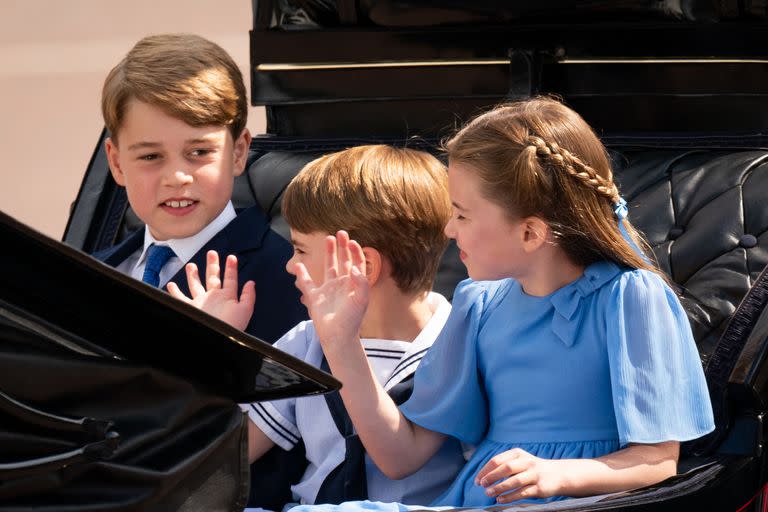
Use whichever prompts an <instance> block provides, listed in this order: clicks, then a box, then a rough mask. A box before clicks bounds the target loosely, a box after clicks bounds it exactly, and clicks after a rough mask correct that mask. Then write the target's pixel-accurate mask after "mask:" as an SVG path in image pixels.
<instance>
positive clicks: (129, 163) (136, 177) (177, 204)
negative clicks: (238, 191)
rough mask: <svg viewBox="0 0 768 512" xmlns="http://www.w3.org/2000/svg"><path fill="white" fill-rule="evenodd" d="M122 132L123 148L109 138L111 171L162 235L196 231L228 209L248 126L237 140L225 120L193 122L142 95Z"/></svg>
mask: <svg viewBox="0 0 768 512" xmlns="http://www.w3.org/2000/svg"><path fill="white" fill-rule="evenodd" d="M118 137H119V145H120V147H119V148H118V145H117V142H118V141H114V140H110V139H107V158H108V160H109V166H110V169H111V171H112V176H114V178H115V181H116V182H117V183H118V184H119V185H122V186H124V187H125V188H126V191H127V193H128V200H129V201H130V203H131V208H133V210H134V211H135V212H136V215H138V217H139V218H140V219H141V220H142V221H144V223H145V224H146V225H147V227H148V229H149V231H150V233H152V236H154V237H155V238H156V239H158V240H168V239H171V238H187V237H190V236H193V235H196V234H197V233H199V232H200V231H201V230H202V229H203V228H204V227H205V226H207V225H208V224H209V223H210V222H211V221H212V220H213V219H215V218H216V217H217V216H218V215H219V214H220V213H221V212H222V210H224V207H225V206H226V205H227V202H228V201H229V200H230V198H231V196H232V187H233V183H234V177H235V176H237V175H239V174H241V173H242V172H243V170H244V169H245V161H246V158H247V156H248V146H249V144H250V134H248V131H247V130H244V131H243V133H242V134H241V135H240V136H239V137H238V138H237V140H235V141H233V140H232V136H231V134H230V132H229V130H228V129H227V127H226V126H217V125H213V126H199V127H196V126H190V125H188V124H187V123H185V122H184V121H182V120H180V119H176V118H174V117H171V116H169V115H167V114H166V113H165V112H163V111H162V110H160V109H159V108H157V107H155V106H152V105H149V104H147V103H144V102H141V101H138V100H131V101H130V102H129V103H128V105H127V106H126V112H125V117H124V121H123V126H122V127H121V128H120V132H119V134H118Z"/></svg>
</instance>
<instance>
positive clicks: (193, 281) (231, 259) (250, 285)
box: [167, 251, 256, 330]
mask: <svg viewBox="0 0 768 512" xmlns="http://www.w3.org/2000/svg"><path fill="white" fill-rule="evenodd" d="M185 268H186V271H187V283H189V292H190V294H191V295H192V298H189V297H187V296H186V295H184V294H183V293H182V292H181V290H179V287H178V286H177V285H176V283H168V286H167V288H168V293H169V294H171V296H173V297H175V298H177V299H179V300H181V301H184V302H186V303H187V304H192V305H193V306H195V307H196V308H198V309H202V310H203V311H205V312H206V313H208V314H209V315H213V316H215V317H216V318H218V319H219V320H223V321H225V322H227V323H228V324H229V325H231V326H232V327H236V328H238V329H240V330H243V329H245V328H246V327H247V326H248V321H249V320H250V319H251V315H252V314H253V307H254V305H255V304H256V285H255V284H254V282H253V281H248V282H247V283H245V285H243V291H242V293H241V295H240V300H238V298H237V257H236V256H233V255H231V254H230V255H229V256H227V261H226V264H225V267H224V280H223V281H222V280H221V279H220V278H219V274H220V269H219V255H218V253H217V252H216V251H208V254H207V255H206V269H205V286H203V283H202V282H201V281H200V276H199V274H198V272H197V265H195V264H194V263H188V264H187V266H186V267H185Z"/></svg>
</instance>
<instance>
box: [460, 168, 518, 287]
mask: <svg viewBox="0 0 768 512" xmlns="http://www.w3.org/2000/svg"><path fill="white" fill-rule="evenodd" d="M448 192H449V194H450V196H451V204H452V205H453V215H451V218H450V220H449V221H448V224H447V225H446V226H445V234H446V235H447V236H448V237H449V238H453V239H454V240H456V244H457V245H458V247H459V250H460V252H459V256H460V258H461V261H462V262H463V263H464V265H465V266H466V267H467V272H468V273H469V277H471V278H472V279H474V280H476V281H485V280H495V279H503V278H507V277H518V276H519V274H520V271H521V269H524V268H525V265H526V263H527V260H528V255H527V254H526V253H525V251H524V250H523V244H522V233H521V231H522V230H523V223H522V222H512V221H510V220H509V218H508V217H507V216H506V215H505V212H504V210H503V209H502V208H501V207H500V206H498V205H497V204H496V203H493V202H491V201H489V200H488V199H486V198H485V197H484V196H483V195H482V193H481V189H480V180H479V179H478V178H477V177H476V176H475V175H474V173H473V171H472V169H471V168H469V167H467V166H466V165H464V164H455V163H451V164H450V165H449V166H448Z"/></svg>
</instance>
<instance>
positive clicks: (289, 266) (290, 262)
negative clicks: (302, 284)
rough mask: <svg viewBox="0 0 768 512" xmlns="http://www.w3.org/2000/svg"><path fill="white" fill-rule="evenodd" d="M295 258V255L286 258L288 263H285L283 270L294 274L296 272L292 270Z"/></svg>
mask: <svg viewBox="0 0 768 512" xmlns="http://www.w3.org/2000/svg"><path fill="white" fill-rule="evenodd" d="M295 259H296V256H295V255H294V256H291V259H289V260H288V263H286V264H285V271H286V272H288V273H289V274H291V275H296V272H295V271H294V265H295V264H296V262H295V261H294V260H295Z"/></svg>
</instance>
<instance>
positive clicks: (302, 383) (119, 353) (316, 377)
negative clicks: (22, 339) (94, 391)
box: [0, 212, 339, 402]
mask: <svg viewBox="0 0 768 512" xmlns="http://www.w3.org/2000/svg"><path fill="white" fill-rule="evenodd" d="M0 247H2V248H3V250H2V251H0V267H1V268H2V269H3V270H2V272H0V322H11V323H13V324H14V325H16V326H21V328H23V329H26V330H28V331H33V332H34V333H35V334H36V337H37V338H38V339H44V340H46V341H48V342H50V343H51V344H54V345H58V346H59V347H60V348H63V349H67V350H70V351H74V352H79V353H81V354H85V355H88V356H94V357H106V358H112V359H123V360H126V361H127V362H130V363H140V364H146V365H148V366H151V367H154V368H157V369H160V370H164V371H166V372H167V373H170V374H172V375H174V376H177V377H181V378H183V379H186V380H188V381H191V382H192V383H193V384H195V385H198V386H200V387H201V388H202V389H204V390H206V391H207V392H210V393H214V394H217V395H221V396H224V397H228V398H231V399H232V400H235V401H237V402H252V401H258V400H271V399H276V398H285V397H289V396H297V395H307V394H314V393H322V392H326V391H330V390H333V389H337V388H338V387H339V383H338V381H336V380H335V379H334V378H333V377H331V376H330V375H328V374H326V373H324V372H322V371H320V370H318V369H316V368H314V367H312V366H310V365H308V364H306V363H304V362H303V361H300V360H298V359H296V358H294V357H291V356H289V355H287V354H285V353H283V352H281V351H279V350H277V349H275V348H274V347H272V346H271V345H269V344H268V343H266V342H263V341H261V340H259V339H257V338H254V337H252V336H250V335H248V334H245V333H243V332H242V331H239V330H238V329H235V328H233V327H230V326H229V325H227V324H225V323H224V322H221V321H219V320H217V319H215V318H213V317H211V316H209V315H207V314H205V313H203V312H202V311H199V310H197V309H195V308H194V307H192V306H189V305H187V304H185V303H182V302H181V301H178V300H176V299H174V298H172V297H171V296H170V295H168V294H167V293H165V292H163V291H161V290H158V289H156V288H153V287H151V286H148V285H145V284H144V283H142V282H139V281H137V280H134V279H132V278H130V277H128V276H125V275H123V274H121V273H119V272H117V271H116V270H114V269H112V268H111V267H108V266H107V265H104V264H102V263H101V262H99V261H98V260H96V259H94V258H92V257H90V256H88V255H86V254H84V253H82V252H80V251H77V250H75V249H72V248H71V247H68V246H66V245H64V244H62V243H60V242H57V241H55V240H53V239H51V238H48V237H46V236H44V235H42V234H40V233H38V232H36V231H34V230H32V229H30V228H29V227H27V226H25V225H23V224H21V223H19V222H17V221H16V220H14V219H13V218H11V217H9V216H8V215H5V214H4V213H2V212H0Z"/></svg>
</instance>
